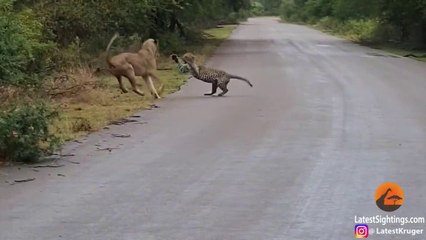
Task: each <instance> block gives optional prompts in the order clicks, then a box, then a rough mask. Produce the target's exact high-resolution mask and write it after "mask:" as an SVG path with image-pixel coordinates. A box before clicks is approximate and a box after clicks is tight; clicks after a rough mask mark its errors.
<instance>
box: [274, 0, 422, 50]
mask: <svg viewBox="0 0 426 240" xmlns="http://www.w3.org/2000/svg"><path fill="white" fill-rule="evenodd" d="M271 1H273V2H275V1H274V0H271ZM280 11H281V16H282V18H283V19H285V20H288V21H293V22H307V23H311V24H318V25H319V26H320V27H322V28H325V29H327V30H331V31H334V32H336V33H340V34H343V35H346V36H349V37H350V38H352V39H353V40H357V41H361V42H367V43H383V42H387V43H395V44H402V45H403V46H406V47H410V48H413V49H419V48H425V47H426V1H425V0H405V1H401V0H356V1H354V0H282V2H281V10H280Z"/></svg>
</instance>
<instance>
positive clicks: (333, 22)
mask: <svg viewBox="0 0 426 240" xmlns="http://www.w3.org/2000/svg"><path fill="white" fill-rule="evenodd" d="M317 26H319V27H320V28H322V29H325V30H331V31H336V30H338V29H339V28H340V26H341V23H340V22H339V21H338V20H337V19H335V18H332V17H323V18H321V19H320V20H319V21H318V23H317Z"/></svg>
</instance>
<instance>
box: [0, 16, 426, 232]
mask: <svg viewBox="0 0 426 240" xmlns="http://www.w3.org/2000/svg"><path fill="white" fill-rule="evenodd" d="M209 64H210V65H211V66H214V67H218V68H222V69H226V70H229V71H230V72H232V73H235V74H239V75H242V76H246V77H248V78H250V79H251V80H252V82H253V83H254V85H255V87H254V88H249V87H248V86H247V85H246V84H245V83H243V82H240V81H237V80H235V81H234V82H231V84H230V89H231V90H230V92H229V94H228V96H227V97H224V98H218V97H203V96H202V94H203V93H204V92H208V91H209V90H210V86H209V85H207V84H204V83H202V82H198V81H196V80H190V82H189V84H188V85H187V86H185V87H184V88H183V89H182V91H180V92H179V93H177V94H174V95H172V96H170V97H168V98H167V99H165V100H163V101H162V102H161V103H160V104H159V105H160V108H159V109H156V110H153V111H145V112H143V113H141V118H137V121H138V123H128V124H126V125H123V126H113V127H111V129H110V130H104V131H102V132H100V133H96V134H93V135H91V136H89V137H88V138H87V139H85V140H83V143H74V144H69V145H68V146H67V147H66V151H65V152H68V153H75V154H76V156H75V157H69V158H68V159H67V161H65V162H64V163H65V164H66V166H65V167H62V168H58V169H40V171H39V172H34V171H33V170H31V169H25V168H23V169H21V170H18V169H7V171H9V172H8V174H6V172H7V171H6V170H5V169H3V170H2V172H0V180H1V181H0V239H1V240H50V239H69V240H109V239H111V240H139V239H141V240H168V239H173V240H175V239H177V240H181V239H182V240H204V239H206V240H240V239H241V240H263V239H265V240H269V239H271V240H272V239H280V240H285V239H291V240H299V239H300V240H307V239H316V240H317V239H321V240H322V239H324V240H329V239H338V240H341V239H353V228H354V217H355V215H358V216H361V215H367V216H371V215H375V214H382V212H381V211H380V210H379V209H378V208H377V207H376V206H375V200H374V192H375V189H376V188H377V187H378V185H379V184H381V183H383V182H385V181H393V182H397V183H399V184H400V185H401V186H402V187H403V188H404V189H405V198H406V199H405V204H404V205H403V207H401V208H400V210H398V212H396V213H395V214H397V215H398V216H423V217H424V216H426V205H425V202H426V200H425V199H426V184H425V183H426V178H425V172H424V171H425V170H426V159H425V156H426V65H425V64H423V63H420V62H416V61H414V60H409V59H404V58H398V57H394V56H392V55H390V54H387V53H384V52H380V51H377V50H373V49H369V48H366V47H361V46H358V45H355V44H352V43H349V42H346V41H343V40H340V39H337V38H334V37H330V36H328V35H326V34H323V33H320V32H318V31H315V30H312V29H309V28H307V27H304V26H297V25H289V24H280V23H278V22H277V21H276V20H274V19H272V18H260V19H251V20H250V21H248V22H247V23H244V24H242V25H241V26H240V27H238V29H236V30H235V32H234V34H233V35H232V37H231V38H230V39H229V41H227V42H225V43H224V44H223V45H222V46H221V47H220V48H219V49H218V51H217V53H216V54H215V56H214V57H213V58H212V59H211V61H210V62H209ZM111 133H122V134H126V133H130V134H131V135H132V137H131V138H113V137H111ZM95 145H98V147H100V148H105V147H112V148H115V147H118V148H119V149H113V150H112V151H111V152H108V151H96V148H97V146H95ZM69 161H78V162H80V164H73V163H71V162H69ZM58 174H63V175H64V176H61V175H59V176H58ZM25 177H36V180H35V181H33V182H29V183H21V184H16V185H13V186H12V185H9V184H6V183H4V181H6V180H10V179H13V178H25ZM420 227H421V226H420ZM423 227H426V226H423ZM424 238H425V236H422V237H420V238H414V239H424ZM375 239H376V238H375ZM377 239H386V240H389V239H401V237H398V238H397V237H395V236H387V237H383V238H377ZM404 239H405V238H404ZM406 239H409V238H408V237H407V238H406ZM410 239H411V238H410Z"/></svg>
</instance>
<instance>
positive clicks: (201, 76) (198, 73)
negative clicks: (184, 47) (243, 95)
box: [183, 53, 253, 96]
mask: <svg viewBox="0 0 426 240" xmlns="http://www.w3.org/2000/svg"><path fill="white" fill-rule="evenodd" d="M183 61H184V62H185V63H186V64H188V65H189V67H190V72H191V75H192V76H193V77H194V78H196V79H198V80H201V81H203V82H206V83H211V84H212V92H211V93H206V94H204V95H206V96H211V95H214V94H216V91H217V88H218V87H219V88H220V89H221V90H222V92H221V93H220V94H219V96H223V95H225V94H226V93H227V92H228V91H229V90H228V83H229V82H230V80H231V79H238V80H242V81H244V82H246V83H247V84H248V85H249V86H250V87H253V84H251V82H250V81H249V80H247V79H245V78H243V77H239V76H236V75H232V74H229V73H227V72H225V71H222V70H218V69H213V68H208V67H205V66H199V65H197V64H196V63H195V56H194V55H193V54H191V53H186V54H185V55H184V56H183Z"/></svg>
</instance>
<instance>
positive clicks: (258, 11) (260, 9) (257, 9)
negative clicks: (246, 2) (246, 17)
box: [251, 2, 265, 16]
mask: <svg viewBox="0 0 426 240" xmlns="http://www.w3.org/2000/svg"><path fill="white" fill-rule="evenodd" d="M251 12H252V14H253V15H255V16H262V15H263V14H265V7H264V6H263V4H262V3H260V2H253V3H252V5H251Z"/></svg>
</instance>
